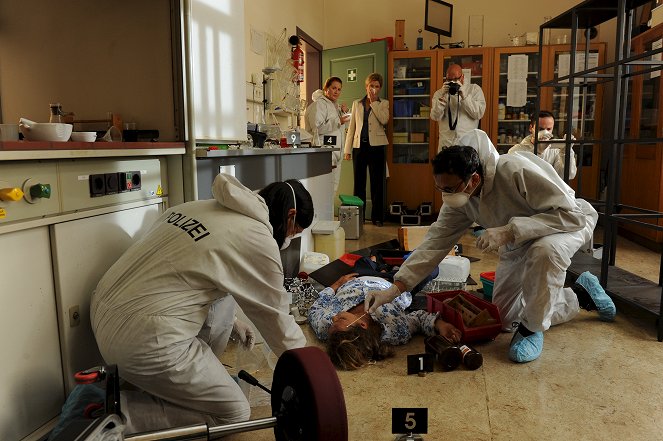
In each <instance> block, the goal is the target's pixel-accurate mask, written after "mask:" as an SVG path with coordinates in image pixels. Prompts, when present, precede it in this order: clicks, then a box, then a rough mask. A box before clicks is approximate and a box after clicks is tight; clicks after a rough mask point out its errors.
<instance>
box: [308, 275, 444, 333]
mask: <svg viewBox="0 0 663 441" xmlns="http://www.w3.org/2000/svg"><path fill="white" fill-rule="evenodd" d="M389 285H391V283H389V282H388V281H386V280H384V279H381V278H379V277H370V276H364V277H357V278H355V279H352V280H350V281H348V282H347V283H345V284H344V285H342V286H341V287H340V288H339V289H338V292H337V293H336V294H334V290H332V289H331V288H325V289H323V290H322V291H321V292H320V297H318V298H317V299H316V301H315V302H314V303H313V305H312V306H311V308H310V309H309V311H308V322H309V324H310V325H311V327H312V328H313V331H314V332H315V335H316V336H317V337H318V338H319V339H320V340H327V337H328V336H329V327H330V326H331V325H332V317H334V316H335V315H336V314H338V313H339V312H343V311H348V310H350V309H352V308H353V307H355V306H357V305H359V304H361V303H364V299H365V298H366V293H368V292H370V291H381V290H384V289H387V288H389ZM411 303H412V294H410V293H409V292H404V293H402V294H401V295H400V296H398V297H396V298H395V299H394V300H393V301H392V302H391V303H386V304H384V305H381V306H380V307H378V308H377V309H376V310H375V312H373V313H371V318H372V319H373V320H375V321H376V322H377V323H379V324H380V326H381V327H382V336H381V338H382V341H384V342H386V343H389V344H392V345H402V344H405V343H407V342H408V341H410V339H411V338H412V336H413V335H414V334H415V333H423V334H426V335H435V334H436V331H435V319H437V314H431V313H429V312H426V311H413V312H410V313H406V312H405V308H407V307H408V306H410V304H411Z"/></svg>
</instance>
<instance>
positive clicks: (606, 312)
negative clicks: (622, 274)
mask: <svg viewBox="0 0 663 441" xmlns="http://www.w3.org/2000/svg"><path fill="white" fill-rule="evenodd" d="M576 283H577V284H578V285H580V286H582V287H583V288H585V291H587V293H588V294H589V295H590V297H591V298H592V300H593V301H594V304H595V305H596V309H597V310H598V312H599V319H600V320H603V321H604V322H612V321H614V320H615V316H616V315H617V308H616V307H615V304H614V303H613V301H612V299H611V298H610V297H609V296H608V294H606V293H605V291H604V290H603V287H602V286H601V284H600V283H599V279H598V278H597V277H596V276H595V275H594V274H592V273H590V272H589V271H585V272H584V273H582V274H580V276H579V277H578V280H576Z"/></svg>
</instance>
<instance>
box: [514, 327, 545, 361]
mask: <svg viewBox="0 0 663 441" xmlns="http://www.w3.org/2000/svg"><path fill="white" fill-rule="evenodd" d="M541 352H543V332H541V331H539V332H535V333H534V334H532V335H530V336H528V337H523V335H522V334H521V333H520V332H518V331H516V333H515V334H513V338H512V339H511V347H510V348H509V358H510V359H511V361H515V362H516V363H527V362H529V361H532V360H536V359H537V358H539V356H540V355H541Z"/></svg>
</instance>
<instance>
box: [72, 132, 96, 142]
mask: <svg viewBox="0 0 663 441" xmlns="http://www.w3.org/2000/svg"><path fill="white" fill-rule="evenodd" d="M71 140H72V141H78V142H95V141H96V140H97V132H74V133H72V134H71Z"/></svg>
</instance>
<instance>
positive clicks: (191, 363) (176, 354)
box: [90, 174, 313, 429]
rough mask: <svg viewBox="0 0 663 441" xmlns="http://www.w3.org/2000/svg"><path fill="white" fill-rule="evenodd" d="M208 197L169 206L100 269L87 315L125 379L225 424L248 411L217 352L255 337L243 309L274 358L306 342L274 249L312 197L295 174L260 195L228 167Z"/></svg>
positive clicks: (295, 227) (307, 216)
mask: <svg viewBox="0 0 663 441" xmlns="http://www.w3.org/2000/svg"><path fill="white" fill-rule="evenodd" d="M212 194H213V196H214V199H210V200H202V201H194V202H187V203H184V204H181V205H177V206H175V207H172V208H169V209H168V210H167V211H166V212H165V213H164V214H163V215H162V216H161V217H160V218H159V219H158V220H157V221H156V222H155V224H154V225H153V226H152V227H151V229H150V230H149V232H148V233H147V234H146V235H145V236H144V237H142V238H141V239H140V240H139V241H138V242H136V243H135V244H133V245H132V246H131V247H130V248H129V249H128V250H127V251H126V252H125V253H124V255H123V256H122V257H121V258H120V259H119V260H118V261H117V262H116V263H115V264H114V265H113V266H112V267H111V268H110V269H109V270H108V272H107V273H106V274H105V275H104V276H103V278H102V279H101V281H100V282H99V284H98V286H97V288H96V290H95V292H94V294H93V295H92V302H91V307H90V313H91V324H92V329H93V331H94V334H95V337H96V340H97V343H98V345H99V349H100V351H101V354H102V356H103V358H104V360H105V362H106V363H113V364H117V366H118V370H119V374H120V376H121V377H122V378H124V379H125V380H127V381H129V382H130V383H132V384H133V385H135V386H138V387H139V388H140V389H142V390H144V391H146V392H148V393H149V394H152V395H154V396H156V397H159V398H161V399H163V400H165V401H166V402H167V403H166V405H170V404H174V405H176V406H177V407H178V408H179V409H182V408H185V409H183V410H187V411H189V412H190V411H192V410H193V411H195V412H194V414H196V413H199V414H200V415H201V416H202V417H203V418H202V419H203V421H205V422H209V423H212V424H221V423H231V422H239V421H245V420H247V419H248V418H249V416H250V406H249V403H248V401H247V399H246V397H245V396H244V394H243V393H242V391H241V389H240V387H239V385H238V384H237V382H236V381H235V380H233V378H232V377H231V376H230V375H229V373H228V372H227V371H226V369H225V367H224V366H223V365H222V364H221V362H220V361H219V359H218V356H219V355H220V354H221V353H223V351H224V350H225V349H226V345H227V342H228V339H229V337H230V336H231V334H233V333H234V334H235V335H236V336H237V337H238V338H239V340H240V342H241V343H242V344H243V345H245V346H246V347H247V348H250V347H251V346H252V344H253V338H254V333H253V329H252V328H251V327H250V326H249V325H248V324H245V323H242V322H240V321H238V320H237V319H236V315H235V309H236V306H237V305H239V306H240V307H241V309H242V311H243V312H244V314H245V315H246V316H247V317H248V318H249V319H250V320H251V321H252V322H253V324H254V325H255V326H256V328H257V329H258V331H260V333H261V334H262V336H263V337H264V338H265V341H266V343H267V344H268V345H269V347H270V348H271V350H272V351H274V353H275V354H276V355H277V356H280V355H281V353H283V352H284V351H286V350H288V349H293V348H299V347H303V346H305V345H306V338H305V337H304V335H303V333H302V331H301V329H300V327H299V325H297V324H296V323H295V319H294V318H293V316H291V315H289V296H288V293H287V292H286V290H285V289H284V286H283V281H284V275H283V266H282V263H281V257H280V251H279V248H280V249H284V248H285V247H286V246H287V245H288V244H289V242H290V239H291V238H292V237H294V236H295V235H297V234H298V233H301V231H302V230H303V229H304V228H307V227H308V226H309V225H310V224H311V222H312V220H313V202H312V200H311V195H310V194H309V193H308V191H307V190H306V189H305V188H304V186H303V185H302V184H301V183H300V182H299V181H297V180H288V181H285V182H275V183H272V184H270V185H269V186H267V187H265V188H264V189H262V190H260V192H258V193H255V192H252V191H250V190H249V189H248V188H246V187H244V186H243V185H242V184H241V183H240V182H239V181H238V180H237V179H235V178H234V177H232V176H229V175H225V174H219V175H218V176H216V178H215V180H214V183H213V186H212ZM178 417H179V415H175V419H177V418H178ZM169 421H170V422H172V421H173V419H172V418H171V419H170V420H169ZM179 422H180V421H178V423H179ZM143 429H145V427H143Z"/></svg>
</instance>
